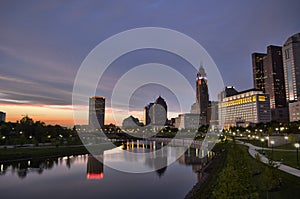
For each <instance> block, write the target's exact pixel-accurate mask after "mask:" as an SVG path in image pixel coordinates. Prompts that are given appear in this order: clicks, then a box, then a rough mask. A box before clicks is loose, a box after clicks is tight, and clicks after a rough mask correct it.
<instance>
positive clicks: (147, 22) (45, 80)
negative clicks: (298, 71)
mask: <svg viewBox="0 0 300 199" xmlns="http://www.w3.org/2000/svg"><path fill="white" fill-rule="evenodd" d="M257 3H258V4H259V5H260V7H257V6H256V3H255V2H246V3H245V2H238V1H232V2H226V3H224V2H209V3H203V2H193V3H191V4H185V3H182V4H181V3H178V2H174V1H172V4H168V2H166V1H159V2H140V1H137V2H132V3H129V4H126V3H124V2H122V1H121V2H119V4H120V6H119V7H118V9H116V7H114V6H113V4H112V3H103V2H100V3H99V4H98V5H97V4H95V5H93V6H92V5H91V4H86V3H85V2H80V3H77V4H73V5H72V6H66V4H64V3H60V2H48V3H36V2H35V3H33V2H30V1H28V2H26V3H25V2H18V3H16V2H13V1H9V2H5V1H3V2H1V6H0V10H1V16H2V17H1V19H0V27H1V32H2V33H1V35H0V41H1V46H0V57H1V59H0V60H1V61H0V66H1V75H0V83H1V85H2V86H1V89H0V111H3V112H6V113H7V115H6V118H7V121H16V120H20V119H21V118H22V115H26V114H28V115H29V116H31V117H33V118H34V119H35V120H43V121H45V122H46V123H50V124H51V123H52V124H54V123H59V124H62V125H67V126H72V125H73V117H72V99H71V95H72V86H73V82H74V78H75V75H76V72H77V70H78V68H79V66H80V64H81V62H82V61H83V59H84V58H85V56H86V55H87V54H88V53H89V51H90V50H92V49H93V48H94V47H95V46H96V45H97V44H99V43H100V42H101V41H103V40H104V39H106V38H108V37H110V36H112V35H114V34H116V33H118V32H121V31H124V30H127V29H130V28H138V27H145V26H158V27H166V28H170V29H174V30H177V31H180V32H182V33H184V34H187V35H189V36H191V37H192V38H194V39H195V40H196V41H198V42H199V43H200V44H201V45H203V47H205V49H206V50H207V51H208V53H209V54H210V55H211V56H212V58H213V60H214V61H215V62H216V64H217V66H218V68H219V70H220V72H221V75H222V77H223V79H224V83H225V85H233V86H235V87H237V88H238V90H245V89H249V88H252V87H253V83H252V68H251V66H252V64H251V54H252V53H253V52H265V48H266V46H268V45H279V46H283V44H284V42H285V41H286V40H287V39H288V38H289V37H290V36H292V35H294V34H295V33H297V32H300V29H299V27H300V22H299V21H297V19H298V18H299V13H298V11H297V6H294V5H295V4H297V1H289V3H287V2H276V3H273V1H272V3H271V4H270V2H268V1H266V2H257ZM171 7H172V9H170V8H171ZM267 7H268V12H265V9H266V8H267ZM141 10H143V12H140V11H141ZM107 11H111V13H110V12H107ZM254 11H255V15H252V13H254ZM153 13H156V14H155V15H153ZM277 13H285V14H284V15H280V14H277ZM237 18H238V20H237ZM160 19H162V20H160ZM274 21H276V26H275V25H274ZM112 24H113V25H112ZM179 24H180V26H179ZM103 27H105V29H103ZM221 33H222V34H221ZM170 58H171V59H170ZM172 60H174V61H172ZM155 61H156V62H159V63H164V64H167V65H171V66H173V67H174V68H175V69H177V70H184V72H185V73H186V76H187V77H188V80H189V81H190V82H191V84H192V85H194V74H195V71H193V69H192V68H191V67H189V66H188V64H187V63H186V62H184V61H183V60H180V59H179V58H177V57H176V56H175V59H174V55H171V54H168V53H165V52H157V51H151V50H149V51H145V52H134V53H131V54H128V56H123V57H120V58H119V59H118V60H116V61H115V62H114V63H113V64H112V67H111V69H110V70H108V71H107V74H106V76H105V78H104V79H103V80H100V83H99V87H100V88H99V87H98V90H97V93H96V95H103V96H108V97H109V96H110V92H111V85H113V84H114V83H115V82H116V81H117V79H118V78H119V77H120V75H121V74H122V73H124V72H126V71H127V70H129V69H130V68H131V67H132V66H135V65H137V64H142V63H149V62H155ZM204 65H205V63H204ZM120 66H122V67H120ZM182 66H184V67H183V68H184V69H180V67H182ZM197 67H198V66H197ZM232 71H235V73H238V74H239V75H238V76H236V75H235V76H234V77H235V78H233V76H232ZM167 78H171V77H167ZM154 87H155V86H154ZM146 89H148V90H157V89H153V85H149V86H148V87H147V88H146ZM160 89H161V90H160V91H158V92H154V93H152V94H151V95H148V96H144V97H142V98H141V99H139V97H140V96H141V95H142V94H140V95H136V96H135V97H136V99H134V100H136V101H137V100H138V101H144V102H149V101H153V98H154V97H155V96H157V95H160V94H161V92H165V91H166V90H167V88H160ZM141 93H142V91H141ZM164 97H165V99H166V100H167V101H168V104H170V106H169V107H170V108H171V110H170V111H171V112H172V111H173V112H174V114H175V113H176V112H177V113H178V110H172V107H174V106H175V105H176V104H177V102H176V98H174V96H173V97H172V94H171V93H170V94H168V96H164ZM134 100H133V101H134ZM191 100H193V99H191ZM108 101H109V100H108ZM136 103H137V102H136ZM145 105H146V103H144V104H143V106H145ZM86 108H88V107H86ZM136 108H138V107H136ZM132 111H136V109H133V110H132ZM110 112H111V109H110V104H108V106H107V110H106V114H107V118H108V123H109V122H110V121H113V118H112V117H111V116H110ZM133 115H136V114H133ZM82 121H83V122H84V121H87V117H86V118H83V119H82Z"/></svg>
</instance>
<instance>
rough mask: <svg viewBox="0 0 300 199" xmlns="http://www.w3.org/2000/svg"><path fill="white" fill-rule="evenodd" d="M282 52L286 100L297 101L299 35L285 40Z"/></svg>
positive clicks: (299, 91) (299, 63) (299, 69)
mask: <svg viewBox="0 0 300 199" xmlns="http://www.w3.org/2000/svg"><path fill="white" fill-rule="evenodd" d="M282 52H283V67H284V79H285V89H286V99H287V101H297V100H299V99H300V33H297V34H295V35H293V36H291V37H289V38H288V39H287V40H286V42H285V43H284V45H283V48H282Z"/></svg>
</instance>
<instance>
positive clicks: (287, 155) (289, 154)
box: [258, 150, 300, 168]
mask: <svg viewBox="0 0 300 199" xmlns="http://www.w3.org/2000/svg"><path fill="white" fill-rule="evenodd" d="M258 152H260V153H262V150H259V151H258ZM264 152H265V154H266V156H267V157H270V158H272V151H264ZM299 158H300V155H299ZM273 160H275V161H280V162H281V163H282V164H285V165H288V166H291V167H294V168H297V153H296V150H295V151H273Z"/></svg>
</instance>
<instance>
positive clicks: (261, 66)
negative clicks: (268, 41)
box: [252, 45, 289, 122]
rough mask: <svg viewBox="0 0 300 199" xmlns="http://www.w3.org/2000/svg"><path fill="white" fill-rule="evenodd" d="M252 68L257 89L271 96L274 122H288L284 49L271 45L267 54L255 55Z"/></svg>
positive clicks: (253, 55)
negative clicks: (283, 59)
mask: <svg viewBox="0 0 300 199" xmlns="http://www.w3.org/2000/svg"><path fill="white" fill-rule="evenodd" d="M252 66H253V83H254V86H255V88H256V89H260V90H262V91H263V92H264V93H266V94H269V96H270V106H271V113H272V120H276V121H279V122H288V117H289V116H288V106H287V102H286V99H285V97H286V94H285V83H284V73H283V61H282V47H280V46H273V45H270V46H268V47H267V54H262V53H253V54H252Z"/></svg>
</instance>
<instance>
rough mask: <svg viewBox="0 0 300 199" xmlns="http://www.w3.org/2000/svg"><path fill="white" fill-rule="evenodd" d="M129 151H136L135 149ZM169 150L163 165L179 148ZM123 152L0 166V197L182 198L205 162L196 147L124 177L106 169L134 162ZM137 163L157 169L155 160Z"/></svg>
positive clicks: (126, 174) (110, 151)
mask: <svg viewBox="0 0 300 199" xmlns="http://www.w3.org/2000/svg"><path fill="white" fill-rule="evenodd" d="M127 150H128V149H127ZM131 150H133V149H131ZM134 150H135V151H139V150H140V149H137V146H136V145H134ZM143 150H145V149H143ZM168 150H170V151H171V152H169V153H167V154H168V157H166V159H165V160H164V161H168V160H169V159H170V158H171V159H172V157H169V156H172V154H173V153H172V151H173V150H178V148H176V147H169V148H168ZM125 151H126V150H118V151H114V150H108V151H105V152H104V153H103V154H102V156H101V157H100V159H101V160H102V161H104V164H103V163H102V162H99V161H98V159H99V157H94V156H92V155H90V154H85V155H78V156H68V157H58V158H40V159H33V160H25V161H19V162H18V161H16V162H11V163H0V167H1V168H0V174H1V175H0V195H1V198H3V199H7V198H43V199H54V198H73V199H77V198H78V199H79V198H104V199H110V198H112V199H113V198H131V199H132V198H143V199H147V198H149V199H153V198H168V199H169V198H170V199H176V198H184V197H185V195H186V194H187V193H188V192H189V191H190V190H191V189H192V187H193V186H194V185H195V184H196V183H197V182H198V181H199V180H200V179H201V176H202V173H201V168H202V167H203V165H204V164H205V163H204V162H206V161H207V158H204V159H203V158H202V159H200V158H199V157H198V151H197V150H196V149H189V150H187V151H186V152H185V153H184V154H183V155H182V156H181V157H179V158H178V159H177V160H176V161H175V162H173V163H172V164H170V165H168V166H167V167H159V166H160V165H159V166H158V168H157V169H154V170H155V171H152V172H147V173H127V172H122V171H119V170H116V169H113V168H111V167H110V166H111V165H126V163H128V165H130V164H135V163H134V162H132V160H128V159H126V157H125V156H126V154H125ZM136 164H137V163H136ZM108 165H110V166H108ZM141 165H144V166H145V167H149V168H150V167H152V168H153V167H154V168H155V167H156V166H157V165H156V164H155V162H150V163H149V162H144V163H143V164H141ZM114 168H115V167H114Z"/></svg>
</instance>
